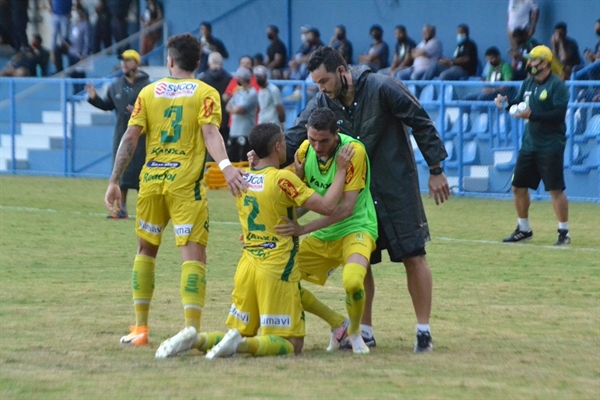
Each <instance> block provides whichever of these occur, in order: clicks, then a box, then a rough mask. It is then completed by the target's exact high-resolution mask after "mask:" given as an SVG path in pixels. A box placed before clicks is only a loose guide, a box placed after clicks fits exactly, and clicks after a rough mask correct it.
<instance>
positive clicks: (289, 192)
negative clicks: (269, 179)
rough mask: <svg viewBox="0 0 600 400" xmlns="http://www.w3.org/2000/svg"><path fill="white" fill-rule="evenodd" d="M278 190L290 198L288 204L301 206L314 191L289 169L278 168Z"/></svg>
mask: <svg viewBox="0 0 600 400" xmlns="http://www.w3.org/2000/svg"><path fill="white" fill-rule="evenodd" d="M277 186H278V188H279V190H280V191H281V192H282V193H283V194H284V195H285V196H286V197H287V198H288V199H289V200H290V204H293V205H295V206H296V207H301V206H302V204H304V203H305V202H306V200H308V198H309V197H310V196H312V195H313V194H314V193H315V191H314V190H313V189H311V188H309V187H308V186H306V185H305V184H304V182H302V181H301V180H300V178H298V177H297V176H296V174H294V173H293V172H291V171H288V170H284V169H283V170H280V171H279V175H278V176H277Z"/></svg>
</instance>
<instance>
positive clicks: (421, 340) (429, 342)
mask: <svg viewBox="0 0 600 400" xmlns="http://www.w3.org/2000/svg"><path fill="white" fill-rule="evenodd" d="M414 351H415V353H427V352H429V351H433V339H431V333H429V331H425V332H423V331H417V339H416V340H415V350H414Z"/></svg>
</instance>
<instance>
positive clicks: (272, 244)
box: [258, 242, 277, 249]
mask: <svg viewBox="0 0 600 400" xmlns="http://www.w3.org/2000/svg"><path fill="white" fill-rule="evenodd" d="M258 247H262V248H263V249H274V248H275V247H277V243H275V242H264V243H261V244H259V245H258Z"/></svg>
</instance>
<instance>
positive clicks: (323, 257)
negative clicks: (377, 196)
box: [277, 108, 377, 354]
mask: <svg viewBox="0 0 600 400" xmlns="http://www.w3.org/2000/svg"><path fill="white" fill-rule="evenodd" d="M307 134H308V139H307V140H305V141H304V142H303V143H302V144H301V145H300V148H299V149H298V152H297V153H296V157H295V159H296V173H297V174H298V175H299V176H300V177H302V178H304V180H305V181H306V183H307V185H308V186H309V187H311V188H313V189H315V190H316V191H317V192H318V193H320V194H321V195H323V194H325V193H326V192H327V191H328V190H330V185H331V181H332V177H333V176H334V174H336V173H338V172H340V171H339V169H338V168H339V167H338V166H336V165H335V164H334V163H333V162H332V160H333V159H334V158H335V156H336V154H337V153H338V152H339V151H340V148H341V147H342V146H344V145H350V146H353V148H354V150H355V152H354V157H352V160H351V161H350V164H349V165H348V168H347V170H345V171H344V172H345V175H346V178H345V185H344V194H343V196H342V201H341V202H340V204H339V205H338V207H337V208H336V210H335V211H334V212H333V213H332V214H331V215H329V216H326V217H322V218H319V219H317V220H314V221H311V222H309V223H308V224H307V225H305V226H300V225H298V223H297V222H296V221H292V220H290V221H288V224H283V225H281V226H279V227H277V232H278V233H280V234H285V235H292V236H295V237H298V236H301V235H304V234H307V233H310V236H308V237H307V238H305V239H304V240H302V243H301V244H300V251H299V253H298V266H299V268H300V272H301V273H302V278H303V279H305V280H307V281H309V282H312V283H316V284H319V285H324V284H325V282H326V281H327V278H328V277H329V276H330V275H331V273H332V272H333V271H334V270H335V269H336V268H337V267H338V266H340V265H343V266H344V271H343V276H342V280H343V284H344V289H345V291H346V309H347V311H348V317H349V326H348V327H347V331H348V332H347V333H348V342H349V344H350V346H351V348H352V350H353V351H354V353H356V354H368V353H369V347H368V346H367V344H366V343H365V341H364V340H363V338H362V335H361V326H360V321H361V318H362V316H363V312H364V309H365V287H364V280H365V276H366V274H367V271H368V268H369V267H370V265H369V257H370V256H371V252H373V250H375V241H376V240H377V216H376V213H375V206H374V204H373V199H372V197H371V192H370V190H369V184H370V180H371V173H370V167H369V159H368V157H367V154H366V151H365V147H364V145H363V144H362V143H361V142H359V141H358V140H356V139H353V138H351V137H350V136H347V135H344V134H342V133H340V132H338V127H337V118H336V117H335V114H334V113H333V111H331V110H330V109H329V108H317V109H315V110H314V111H313V112H312V113H311V115H310V117H309V118H308V124H307ZM311 232H312V233H311ZM302 290H303V293H302V304H303V306H304V309H305V310H306V311H307V312H311V313H313V314H316V315H318V316H320V317H322V318H323V319H325V320H326V321H327V322H329V323H330V325H331V326H332V327H333V328H334V329H333V330H332V335H331V340H330V344H329V347H328V350H329V351H331V350H333V349H334V348H337V347H338V346H339V344H340V342H341V340H342V339H343V338H344V336H345V333H346V324H344V318H343V317H342V316H341V314H338V313H335V312H333V311H332V310H330V309H326V308H323V306H322V305H320V304H322V303H320V302H319V301H318V300H317V299H316V298H314V295H312V293H310V292H309V291H308V290H307V289H306V288H303V289H302ZM336 327H337V328H336Z"/></svg>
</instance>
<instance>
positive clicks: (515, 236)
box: [502, 225, 533, 243]
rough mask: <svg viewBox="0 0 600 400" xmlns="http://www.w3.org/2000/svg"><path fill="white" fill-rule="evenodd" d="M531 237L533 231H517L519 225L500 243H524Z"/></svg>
mask: <svg viewBox="0 0 600 400" xmlns="http://www.w3.org/2000/svg"><path fill="white" fill-rule="evenodd" d="M532 237H533V231H532V230H531V229H530V230H528V231H527V232H525V231H522V230H520V229H519V225H517V229H515V231H514V232H513V233H511V235H510V236H509V237H505V238H504V239H503V240H502V241H503V242H504V243H516V242H524V241H527V240H531V238H532Z"/></svg>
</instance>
